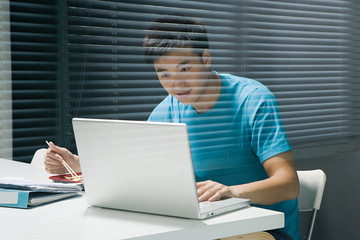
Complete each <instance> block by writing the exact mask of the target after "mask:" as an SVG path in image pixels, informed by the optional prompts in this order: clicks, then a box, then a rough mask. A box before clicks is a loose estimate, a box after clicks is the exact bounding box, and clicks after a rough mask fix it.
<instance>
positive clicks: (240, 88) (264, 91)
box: [219, 74, 272, 100]
mask: <svg viewBox="0 0 360 240" xmlns="http://www.w3.org/2000/svg"><path fill="white" fill-rule="evenodd" d="M219 76H220V77H221V79H222V81H223V86H224V88H225V91H232V92H233V94H234V96H235V97H237V98H239V99H240V100H245V99H248V98H249V97H250V98H252V97H254V96H263V97H265V96H267V95H272V93H271V91H270V90H269V89H268V88H267V87H266V86H265V85H264V84H262V83H261V82H259V81H256V80H254V79H251V78H246V77H240V76H236V75H232V74H219Z"/></svg>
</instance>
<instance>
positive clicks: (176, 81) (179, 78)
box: [172, 73, 186, 87]
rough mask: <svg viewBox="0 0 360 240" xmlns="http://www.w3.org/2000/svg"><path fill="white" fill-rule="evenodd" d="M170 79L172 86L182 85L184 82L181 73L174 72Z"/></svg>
mask: <svg viewBox="0 0 360 240" xmlns="http://www.w3.org/2000/svg"><path fill="white" fill-rule="evenodd" d="M172 81H173V86H174V87H183V86H184V85H185V83H186V81H185V78H184V76H182V75H181V73H176V74H174V75H173V79H172Z"/></svg>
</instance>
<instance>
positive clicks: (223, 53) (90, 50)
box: [67, 0, 239, 142]
mask: <svg viewBox="0 0 360 240" xmlns="http://www.w3.org/2000/svg"><path fill="white" fill-rule="evenodd" d="M234 3H235V1H223V2H222V3H217V2H216V1H121V2H118V1H78V0H76V1H75V0H68V1H67V4H68V12H67V14H68V16H67V19H68V41H69V44H68V51H69V66H70V67H69V72H70V76H69V83H70V84H69V86H70V104H71V109H72V112H71V117H74V116H78V117H94V118H110V119H130V120H146V119H147V118H148V116H149V114H150V112H151V111H152V110H153V109H154V108H155V106H156V105H157V104H158V103H159V102H160V101H161V100H162V99H163V98H164V97H165V96H166V92H165V90H163V88H162V87H161V85H160V83H159V81H158V80H157V77H156V75H155V72H154V70H153V67H152V66H149V65H147V64H146V63H145V60H144V51H143V47H142V42H143V37H144V35H145V32H146V30H147V29H148V28H149V27H150V24H151V22H152V21H154V20H155V19H157V18H159V17H162V16H164V15H167V14H172V13H179V12H180V13H184V14H186V15H194V16H197V17H201V18H202V19H203V21H204V22H206V25H207V28H208V31H209V38H210V39H211V44H212V48H214V49H215V50H214V59H215V60H214V68H216V69H217V70H223V71H227V72H230V71H232V72H234V71H236V69H237V68H238V63H237V62H236V59H237V54H236V51H238V49H237V45H238V44H237V41H236V39H237V35H238V34H239V33H237V32H238V31H237V25H236V24H234V23H235V22H234V18H236V17H237V13H236V11H235V10H234V7H236V5H235V4H234ZM69 121H70V119H69ZM71 139H72V136H69V142H70V140H71Z"/></svg>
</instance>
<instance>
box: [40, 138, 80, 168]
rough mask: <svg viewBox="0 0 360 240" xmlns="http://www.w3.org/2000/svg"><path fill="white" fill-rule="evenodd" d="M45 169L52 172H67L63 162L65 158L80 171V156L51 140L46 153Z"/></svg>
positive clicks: (72, 166)
mask: <svg viewBox="0 0 360 240" xmlns="http://www.w3.org/2000/svg"><path fill="white" fill-rule="evenodd" d="M44 160H45V161H44V165H45V170H46V171H47V172H48V173H50V174H65V173H67V170H66V168H65V167H64V165H63V164H62V163H61V162H62V161H63V160H64V161H66V162H67V163H68V165H70V167H71V168H72V169H73V170H74V171H75V172H80V171H81V169H80V164H79V158H78V156H76V155H74V154H72V153H71V152H70V151H69V150H67V149H66V148H62V147H59V146H56V145H55V144H54V143H52V142H49V148H48V149H47V151H46V153H45V155H44Z"/></svg>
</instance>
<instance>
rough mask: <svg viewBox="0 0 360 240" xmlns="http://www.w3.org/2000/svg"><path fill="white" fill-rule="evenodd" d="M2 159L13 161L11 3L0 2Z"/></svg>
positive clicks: (0, 134)
mask: <svg viewBox="0 0 360 240" xmlns="http://www.w3.org/2000/svg"><path fill="white" fill-rule="evenodd" d="M0 157H2V158H7V159H12V104H11V53H10V14H9V1H7V0H1V1H0Z"/></svg>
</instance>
